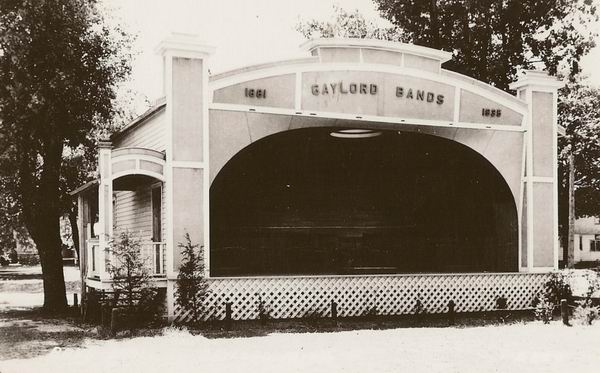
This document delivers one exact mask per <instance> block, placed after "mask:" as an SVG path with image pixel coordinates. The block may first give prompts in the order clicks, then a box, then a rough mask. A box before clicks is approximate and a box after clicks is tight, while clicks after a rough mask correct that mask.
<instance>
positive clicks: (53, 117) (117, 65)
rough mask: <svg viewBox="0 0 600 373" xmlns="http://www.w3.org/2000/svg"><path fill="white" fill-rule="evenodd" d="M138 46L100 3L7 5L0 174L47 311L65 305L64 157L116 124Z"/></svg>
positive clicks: (5, 0) (1, 35) (1, 39)
mask: <svg viewBox="0 0 600 373" xmlns="http://www.w3.org/2000/svg"><path fill="white" fill-rule="evenodd" d="M129 44H130V39H129V38H128V37H127V35H126V34H125V33H124V32H123V31H122V30H120V29H119V28H115V27H114V25H113V26H111V27H108V26H107V24H106V22H105V19H104V18H103V15H102V13H101V11H100V10H99V9H98V1H96V0H2V1H1V2H0V120H1V124H0V151H2V157H1V158H0V161H1V163H0V171H1V172H2V173H3V175H4V176H13V179H12V182H13V183H14V187H13V188H10V189H11V190H12V191H14V199H15V201H16V203H17V204H18V206H19V209H20V211H22V217H23V221H24V223H25V226H26V228H27V230H28V232H29V234H30V235H31V237H32V238H33V240H34V242H35V244H36V246H37V249H38V253H39V255H40V260H41V264H42V272H43V279H44V309H45V310H47V311H50V312H55V311H61V310H63V309H64V308H65V307H66V304H67V303H66V295H65V285H64V277H63V272H62V258H61V239H60V230H59V217H60V215H61V213H62V211H61V200H62V197H63V196H64V193H65V192H66V191H65V190H64V188H61V177H62V176H64V175H63V171H64V169H63V166H64V165H65V162H63V157H64V155H65V152H67V153H68V150H67V149H78V148H79V147H80V146H82V144H86V142H87V141H89V134H90V133H91V132H92V131H93V129H94V128H96V127H97V126H98V125H99V123H103V122H109V121H111V119H112V117H113V101H114V100H115V95H116V93H115V92H116V86H117V84H118V83H119V82H120V81H122V80H124V79H125V78H126V77H127V76H128V74H129V72H130V63H129V61H130V56H129V54H128V53H127V51H128V47H129Z"/></svg>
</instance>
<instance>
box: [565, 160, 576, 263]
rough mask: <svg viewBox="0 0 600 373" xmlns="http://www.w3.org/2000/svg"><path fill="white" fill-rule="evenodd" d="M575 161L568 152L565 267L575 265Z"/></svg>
mask: <svg viewBox="0 0 600 373" xmlns="http://www.w3.org/2000/svg"><path fill="white" fill-rule="evenodd" d="M574 184H575V162H574V161H573V153H571V154H569V241H568V243H567V263H566V264H567V268H573V267H574V266H575V185H574Z"/></svg>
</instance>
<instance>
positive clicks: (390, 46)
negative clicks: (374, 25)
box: [300, 38, 452, 63]
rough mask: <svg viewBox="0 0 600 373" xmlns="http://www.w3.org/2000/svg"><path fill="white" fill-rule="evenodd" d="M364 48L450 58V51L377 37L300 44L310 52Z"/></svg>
mask: <svg viewBox="0 0 600 373" xmlns="http://www.w3.org/2000/svg"><path fill="white" fill-rule="evenodd" d="M336 47H337V48H366V49H379V50H387V51H390V52H397V53H406V54H413V55H418V56H422V57H427V58H431V59H434V60H438V61H440V63H444V62H446V61H449V60H450V59H451V58H452V53H451V52H446V51H442V50H438V49H433V48H429V47H423V46H421V45H415V44H407V43H401V42H395V41H387V40H379V39H359V38H319V39H310V40H308V41H306V42H304V43H302V44H301V45H300V48H301V49H304V50H306V51H308V52H312V51H313V50H314V49H318V48H336Z"/></svg>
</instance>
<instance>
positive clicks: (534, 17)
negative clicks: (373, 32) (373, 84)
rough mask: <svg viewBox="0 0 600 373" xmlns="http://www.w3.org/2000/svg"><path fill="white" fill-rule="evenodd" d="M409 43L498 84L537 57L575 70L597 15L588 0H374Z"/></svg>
mask: <svg viewBox="0 0 600 373" xmlns="http://www.w3.org/2000/svg"><path fill="white" fill-rule="evenodd" d="M375 2H376V3H377V6H378V8H379V10H380V11H381V13H382V15H383V16H384V17H385V18H387V19H388V20H390V21H391V22H392V23H393V24H394V25H396V26H398V27H399V28H401V29H402V31H403V33H405V34H406V35H407V40H408V41H409V42H411V43H414V44H418V45H424V46H427V47H431V48H436V49H444V50H447V51H450V52H452V53H453V57H452V60H451V61H449V62H447V63H446V64H445V65H444V66H445V68H447V69H449V70H453V71H456V72H459V73H462V74H465V75H468V76H471V77H473V78H476V79H478V80H481V81H484V82H486V83H489V84H492V85H494V86H496V87H498V88H500V89H502V90H508V84H509V83H510V82H512V81H514V80H516V75H517V70H518V69H520V68H526V69H530V68H532V67H533V65H534V63H536V62H537V61H540V62H542V63H543V64H544V66H545V68H546V69H547V70H548V71H549V72H550V74H553V75H556V73H557V72H558V71H569V73H567V74H566V75H576V74H577V73H578V72H579V67H578V66H579V61H580V59H581V57H582V56H584V55H585V54H586V53H587V52H588V51H589V50H590V49H591V48H592V47H593V46H594V37H595V34H594V32H593V30H592V28H591V25H592V24H593V23H594V22H596V21H597V20H598V15H597V13H596V5H595V3H594V1H592V0H432V1H415V0H375Z"/></svg>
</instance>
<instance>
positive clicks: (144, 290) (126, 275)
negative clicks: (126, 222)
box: [107, 231, 158, 324]
mask: <svg viewBox="0 0 600 373" xmlns="http://www.w3.org/2000/svg"><path fill="white" fill-rule="evenodd" d="M108 251H109V252H110V253H111V254H112V259H111V262H110V263H109V264H108V265H107V271H108V273H109V274H110V277H111V279H112V288H113V291H114V293H115V295H114V304H113V305H114V306H117V305H121V304H123V305H124V306H125V307H126V310H127V312H126V313H127V316H128V317H127V318H128V321H130V322H131V323H132V324H136V323H143V322H146V321H149V320H152V319H154V318H155V317H156V313H157V309H158V307H157V306H158V304H157V303H158V302H157V299H156V298H157V290H156V289H154V288H152V287H151V285H150V275H149V270H148V266H147V265H146V261H145V260H144V259H143V257H142V252H141V244H140V238H139V237H138V236H136V235H134V234H131V233H130V232H129V231H124V232H122V233H121V234H120V235H119V237H118V239H116V240H113V241H112V242H111V243H110V248H109V249H108ZM121 297H122V298H121ZM129 316H130V317H129Z"/></svg>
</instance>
